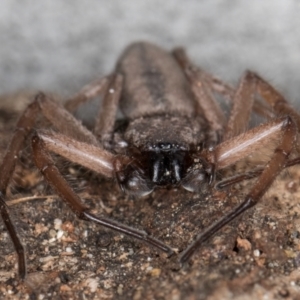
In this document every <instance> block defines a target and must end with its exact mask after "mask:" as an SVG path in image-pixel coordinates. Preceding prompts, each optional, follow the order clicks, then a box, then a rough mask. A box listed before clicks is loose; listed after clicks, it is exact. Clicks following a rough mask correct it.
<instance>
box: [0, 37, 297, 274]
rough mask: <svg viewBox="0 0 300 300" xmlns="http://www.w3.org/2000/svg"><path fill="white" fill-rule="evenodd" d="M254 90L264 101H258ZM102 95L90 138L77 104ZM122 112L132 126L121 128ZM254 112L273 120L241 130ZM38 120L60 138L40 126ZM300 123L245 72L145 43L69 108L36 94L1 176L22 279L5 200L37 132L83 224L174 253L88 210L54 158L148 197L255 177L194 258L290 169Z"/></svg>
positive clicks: (47, 167) (47, 163)
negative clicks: (218, 72)
mask: <svg viewBox="0 0 300 300" xmlns="http://www.w3.org/2000/svg"><path fill="white" fill-rule="evenodd" d="M212 92H218V93H220V94H222V95H223V96H225V97H227V98H229V99H231V100H232V109H231V112H230V115H229V119H228V121H227V122H226V118H225V116H224V114H223V112H222V111H221V109H220V107H219V106H218V104H217V102H216V101H215V100H214V98H213V97H212ZM256 93H257V94H258V95H259V96H260V97H261V98H262V99H264V101H265V102H262V101H261V100H258V99H257V97H255V94H256ZM99 94H103V95H104V98H103V103H102V110H100V112H99V116H98V118H97V120H96V124H95V128H94V133H91V132H90V131H89V130H87V129H86V128H85V127H84V126H82V125H81V123H80V122H79V121H78V120H77V119H75V117H74V116H73V115H72V114H71V112H72V111H74V110H75V109H76V108H77V107H78V106H79V105H80V104H81V103H83V102H85V101H87V100H88V99H91V98H94V97H95V96H97V95H99ZM119 106H120V108H121V110H122V112H123V114H124V116H125V118H126V122H124V124H123V125H122V126H119V127H118V128H117V129H115V120H116V113H117V110H118V107H119ZM252 110H254V111H255V112H256V113H258V114H259V115H261V116H264V117H269V118H270V117H273V118H272V119H271V120H270V121H268V122H266V123H264V124H262V125H260V126H258V127H255V128H253V129H251V130H248V131H246V132H245V129H246V127H247V124H248V122H249V118H250V115H251V112H252ZM40 113H41V114H42V115H43V116H44V117H45V118H46V119H48V121H50V123H51V124H52V125H53V126H54V127H55V128H56V129H57V131H58V132H53V131H51V132H50V131H46V130H34V131H33V128H34V126H35V120H36V117H37V116H38V114H40ZM298 127H299V128H300V117H299V115H298V114H297V113H296V112H295V110H294V109H293V108H291V107H290V106H289V104H288V103H287V101H286V100H285V99H284V98H283V96H281V95H280V94H279V93H278V92H277V91H276V90H275V89H274V88H273V87H272V86H270V85H269V84H268V83H267V82H265V81H264V80H263V79H262V78H260V77H259V76H258V75H256V74H254V73H252V72H246V73H245V75H244V76H243V77H242V79H241V81H240V83H239V86H238V88H237V89H236V90H234V89H233V88H231V87H230V86H228V85H227V84H225V83H223V82H221V81H220V80H218V79H216V78H214V77H213V76H211V75H210V74H208V73H205V72H203V71H202V70H200V69H199V68H196V67H195V66H194V65H192V63H191V62H190V61H189V59H188V58H187V56H186V55H185V52H184V51H183V50H182V49H176V50H174V51H173V52H172V53H167V52H165V51H164V50H162V49H160V48H159V47H157V46H154V45H151V44H149V43H141V42H140V43H135V44H132V45H131V46H129V47H128V48H127V49H126V50H125V52H124V53H123V55H122V56H121V58H120V59H119V62H118V64H117V67H116V70H115V72H114V73H113V74H112V75H110V76H107V77H104V78H103V79H101V80H100V81H97V82H93V83H91V84H89V85H87V86H86V87H84V88H83V89H82V90H81V91H80V92H79V93H78V94H77V95H76V96H75V97H73V98H72V99H70V100H68V101H67V102H66V104H65V106H64V107H62V106H61V105H59V104H58V103H56V102H54V101H53V99H52V97H51V96H49V95H45V94H42V93H39V94H38V95H36V97H35V100H34V101H33V103H32V104H30V105H29V106H28V107H27V109H26V110H25V112H24V113H23V115H22V116H21V118H20V120H19V121H18V124H17V128H16V131H15V133H14V136H13V138H12V141H11V143H10V145H9V147H8V150H7V152H6V154H5V156H4V159H3V162H2V165H1V169H0V170H1V172H0V210H1V216H2V218H3V221H4V224H5V225H6V227H7V230H8V232H9V235H10V237H11V239H12V241H13V244H14V247H15V249H16V252H17V254H18V266H19V276H20V277H21V278H22V279H24V278H25V276H26V265H25V253H24V248H23V246H22V244H21V242H20V239H19V237H18V235H17V233H16V230H15V228H14V226H13V223H12V221H11V219H10V216H9V213H8V209H7V206H6V204H5V192H6V188H7V186H8V183H9V180H10V179H11V177H12V174H13V171H14V167H15V163H16V160H17V158H18V156H19V152H20V150H21V148H22V145H23V143H24V141H25V139H26V138H27V136H28V135H29V133H30V132H32V140H31V141H32V151H33V156H34V162H35V164H36V166H37V167H38V168H39V170H40V171H41V173H42V174H43V175H44V177H45V179H46V181H47V182H48V183H49V184H50V185H51V186H52V188H53V189H54V190H55V192H56V193H57V194H58V195H59V196H60V197H61V198H62V199H63V200H64V201H65V202H66V203H67V204H68V205H69V207H70V208H71V209H72V211H73V212H74V213H75V214H76V215H77V216H78V217H79V218H80V219H83V220H88V221H93V222H96V223H99V224H100V225H103V226H105V227H107V228H110V229H113V230H115V231H117V232H122V233H124V234H127V235H129V236H131V237H134V238H137V239H139V240H142V241H144V242H146V243H148V244H150V245H152V246H154V247H157V248H158V249H160V250H162V251H165V252H167V253H169V254H172V253H173V250H172V248H171V247H169V246H167V245H165V244H164V243H163V242H161V241H159V240H157V239H155V238H153V237H151V236H149V235H148V234H147V233H146V232H144V231H140V230H137V229H134V228H131V227H129V226H126V225H123V224H120V223H118V222H115V221H114V220H112V219H110V218H106V217H102V216H96V215H94V214H92V213H91V212H90V211H89V209H88V208H87V207H86V206H84V205H83V204H82V203H81V199H80V198H79V196H78V195H77V194H76V193H75V192H74V191H73V190H72V189H71V188H70V186H69V185H68V183H67V182H66V180H65V179H64V178H63V177H62V175H61V174H60V171H59V170H58V168H57V167H56V166H55V163H54V162H53V159H52V157H51V155H50V152H53V153H56V154H58V155H61V156H63V157H65V158H66V159H68V160H70V161H72V162H74V163H77V164H80V165H82V166H84V167H86V168H88V169H91V170H93V171H95V172H97V173H99V174H101V175H103V176H106V177H108V178H115V179H116V180H117V181H118V183H119V186H120V187H121V189H122V190H124V191H126V192H127V193H129V194H133V195H136V196H144V195H147V194H149V193H151V192H152V191H153V189H155V188H157V187H168V186H176V187H177V186H182V187H183V188H185V189H187V190H189V191H191V192H197V193H198V192H201V191H203V190H205V189H207V188H213V187H214V186H215V184H216V185H217V187H219V188H223V187H225V186H228V185H231V184H234V183H237V182H239V181H242V180H245V179H248V178H254V177H258V180H257V181H256V182H255V183H254V185H253V187H252V188H251V189H250V192H249V193H248V194H247V195H246V196H245V198H244V200H243V201H242V202H241V204H239V205H238V206H237V207H235V208H233V209H232V210H231V211H230V212H229V213H227V214H225V216H224V217H223V218H221V219H220V220H218V221H217V222H216V223H214V224H212V225H211V226H210V227H208V228H207V229H206V230H204V231H203V232H202V233H200V234H199V235H198V236H197V237H196V238H195V240H194V241H193V242H192V243H191V244H190V245H189V246H188V247H187V248H186V249H185V250H184V251H183V252H182V253H181V254H180V258H179V261H180V263H184V262H186V261H188V260H189V258H190V257H191V256H192V255H193V253H194V252H195V251H196V249H197V248H198V247H199V246H200V245H201V243H203V242H204V241H205V240H207V239H208V238H210V237H211V236H212V235H213V234H215V233H216V232H217V231H218V230H219V229H220V228H222V227H223V226H224V225H226V224H227V223H229V222H230V221H232V220H233V219H235V218H236V217H237V216H238V215H240V214H241V213H243V212H244V211H246V210H247V209H249V208H250V207H252V206H254V205H255V204H256V203H257V202H258V201H259V200H260V199H261V197H262V196H263V195H264V194H265V192H266V191H267V190H268V188H269V187H270V185H271V184H272V182H273V181H274V179H275V178H276V176H277V175H278V174H279V173H280V172H281V171H282V169H284V168H285V167H288V166H292V165H295V164H297V163H299V162H300V159H299V158H296V159H293V160H291V159H290V160H288V157H289V155H290V154H291V152H292V151H295V152H297V151H298V148H299V147H298V145H297V146H295V145H296V137H297V132H298V130H297V128H298ZM270 142H276V145H277V147H276V150H275V151H274V153H273V155H272V157H271V159H270V160H269V161H268V162H267V164H266V166H265V167H264V168H263V169H256V170H254V171H252V172H248V173H245V174H241V175H238V176H235V177H232V178H229V179H224V180H222V181H219V182H217V183H216V179H215V177H216V176H215V174H216V171H219V170H221V169H224V168H226V167H228V166H230V165H233V164H235V163H236V162H237V161H239V160H241V159H243V158H245V157H247V156H249V155H250V154H251V153H252V152H256V151H258V150H259V149H262V148H265V147H268V144H269V143H270Z"/></svg>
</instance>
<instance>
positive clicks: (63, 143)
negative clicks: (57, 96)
mask: <svg viewBox="0 0 300 300" xmlns="http://www.w3.org/2000/svg"><path fill="white" fill-rule="evenodd" d="M32 149H33V155H34V161H35V164H36V166H37V167H38V169H39V170H40V171H41V173H42V174H43V175H44V177H45V179H46V180H47V182H49V184H50V185H51V186H52V188H53V189H54V190H55V191H56V193H57V194H58V195H59V196H60V197H61V198H62V199H63V200H64V201H65V202H66V203H67V204H68V206H69V207H70V208H71V209H72V211H73V212H74V213H75V214H76V215H77V217H78V218H80V219H82V220H86V221H93V222H96V223H98V224H100V225H103V226H105V227H107V228H110V229H112V230H115V231H117V232H121V233H124V234H126V235H128V236H131V237H134V238H136V239H139V240H141V241H143V242H146V243H148V244H150V245H152V246H154V247H156V248H158V249H160V250H162V251H164V252H167V253H169V254H172V253H173V250H172V249H171V248H170V247H169V246H167V245H165V244H164V243H163V242H161V241H159V240H158V239H155V238H153V237H151V236H149V235H148V234H147V233H146V232H145V231H141V230H137V229H135V228H132V227H129V226H126V225H124V224H121V223H118V222H116V221H114V220H111V219H109V218H106V217H102V216H96V215H94V214H92V213H91V212H89V209H88V208H87V207H86V206H84V205H83V204H82V203H81V199H80V198H79V197H78V195H77V194H76V193H75V192H74V191H73V190H72V189H71V187H70V186H69V185H68V183H67V181H66V180H65V179H64V178H63V176H62V175H61V174H60V172H59V170H58V168H57V167H56V166H55V165H54V162H53V160H52V158H51V156H50V154H49V153H48V151H49V150H50V151H53V152H54V153H57V154H61V155H63V156H65V157H68V159H69V160H71V161H73V162H76V163H80V164H82V165H84V166H87V167H90V168H91V169H93V170H96V171H97V172H99V173H101V174H103V175H106V176H108V177H112V176H113V165H114V160H115V155H113V154H111V153H110V152H108V151H105V150H103V149H99V148H97V147H94V146H93V145H89V144H85V143H82V142H78V141H75V140H72V139H71V138H67V139H66V138H65V137H64V136H62V135H59V134H54V133H53V134H51V135H46V134H39V133H36V134H35V135H34V136H33V138H32Z"/></svg>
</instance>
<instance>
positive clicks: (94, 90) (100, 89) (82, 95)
mask: <svg viewBox="0 0 300 300" xmlns="http://www.w3.org/2000/svg"><path fill="white" fill-rule="evenodd" d="M109 82H110V76H105V77H103V78H101V79H97V80H94V81H92V82H91V83H89V84H87V85H85V86H84V87H83V88H82V89H81V90H80V91H79V92H78V93H77V94H76V95H74V96H73V97H71V98H69V99H67V100H66V102H65V104H64V107H65V109H66V110H68V111H69V112H72V113H73V112H74V111H75V110H76V109H77V108H78V107H79V106H80V105H81V104H84V103H85V102H87V101H89V100H90V99H92V98H95V97H97V96H99V95H103V94H104V93H105V92H106V90H107V87H108V84H109Z"/></svg>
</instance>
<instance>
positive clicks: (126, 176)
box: [116, 166, 153, 197]
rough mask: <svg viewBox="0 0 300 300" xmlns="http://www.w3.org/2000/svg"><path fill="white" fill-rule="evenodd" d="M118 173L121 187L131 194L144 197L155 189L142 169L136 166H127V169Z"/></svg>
mask: <svg viewBox="0 0 300 300" xmlns="http://www.w3.org/2000/svg"><path fill="white" fill-rule="evenodd" d="M116 175H117V179H118V182H119V185H120V187H121V189H122V190H123V191H124V192H126V193H128V194H130V195H134V196H137V197H142V196H146V195H148V194H150V193H151V192H152V191H153V186H152V184H151V182H149V180H147V179H146V177H145V176H144V174H143V173H142V171H141V170H140V169H138V168H134V166H127V168H126V170H124V171H122V172H118V173H117V174H116Z"/></svg>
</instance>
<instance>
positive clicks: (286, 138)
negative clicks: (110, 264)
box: [180, 116, 297, 263]
mask: <svg viewBox="0 0 300 300" xmlns="http://www.w3.org/2000/svg"><path fill="white" fill-rule="evenodd" d="M272 127H273V128H274V133H275V132H276V134H277V135H279V136H280V140H279V142H278V147H277V148H276V149H275V151H274V154H273V156H272V158H271V160H270V161H269V163H268V164H267V165H266V167H265V169H264V170H263V171H262V173H261V175H260V176H259V178H258V180H257V181H256V182H255V184H254V185H253V187H252V188H251V190H250V192H249V194H248V195H247V196H246V197H245V199H244V201H243V202H242V203H241V204H240V205H238V206H237V207H235V208H234V209H233V210H232V211H230V212H229V213H227V214H226V215H225V216H224V217H223V218H221V219H220V220H219V221H217V222H216V223H214V224H212V225H211V226H209V227H208V228H207V229H205V230H204V231H203V232H202V233H201V234H199V235H198V236H197V237H196V239H195V240H194V241H193V242H192V244H190V245H189V246H188V247H187V248H186V249H185V250H184V251H183V252H182V254H181V256H180V262H181V263H185V262H187V261H188V260H189V258H190V257H191V256H192V255H193V253H194V252H195V251H196V250H197V248H198V247H199V246H200V245H201V244H202V243H203V242H204V241H206V240H207V239H208V238H210V237H211V236H212V235H214V234H215V233H216V232H217V231H218V230H219V229H221V228H222V227H223V226H225V225H226V224H228V223H229V222H230V221H232V220H234V219H235V218H236V217H237V216H239V215H240V214H242V213H243V212H244V211H246V210H247V209H249V208H251V207H252V206H254V205H255V204H256V203H257V202H258V201H259V200H260V199H261V197H262V196H263V195H264V194H265V192H266V191H267V190H268V189H269V187H270V185H271V184H272V183H273V181H274V179H275V178H276V177H277V175H278V174H279V173H280V172H281V170H282V169H283V168H284V167H285V165H286V163H287V160H288V156H289V155H290V153H291V152H292V150H293V147H294V144H295V141H296V135H297V126H296V124H295V122H294V120H293V119H292V118H291V117H289V116H288V117H285V118H282V119H280V120H277V122H276V123H272ZM260 131H261V132H260V136H261V137H262V136H263V132H264V131H265V133H268V131H270V127H269V128H268V127H267V128H266V124H264V125H262V126H261V127H260ZM244 138H245V137H244ZM270 138H271V135H269V136H268V138H267V139H270ZM233 140H234V139H232V140H231V141H233ZM244 142H246V143H247V141H244ZM251 142H255V141H254V140H253V139H252V140H251V138H250V137H249V136H248V148H249V145H250V144H251ZM223 144H224V143H222V144H220V145H219V146H220V147H222V145H223ZM256 144H257V145H259V143H257V142H256ZM244 145H245V143H244ZM219 146H218V147H219ZM235 150H236V151H237V152H239V149H238V147H236V148H235ZM249 151H252V150H249V149H248V153H249ZM233 152H234V150H233V151H231V153H227V155H229V156H235V154H234V153H233ZM248 153H247V151H245V150H242V151H240V152H239V155H238V156H239V158H242V157H246V156H247V155H248ZM225 156H226V155H225ZM217 157H218V158H219V159H221V160H222V154H221V155H220V153H219V156H218V155H217ZM223 159H224V157H223ZM235 159H236V158H235ZM235 161H236V160H235ZM232 163H233V162H232ZM217 166H218V164H217ZM219 166H220V165H219Z"/></svg>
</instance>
